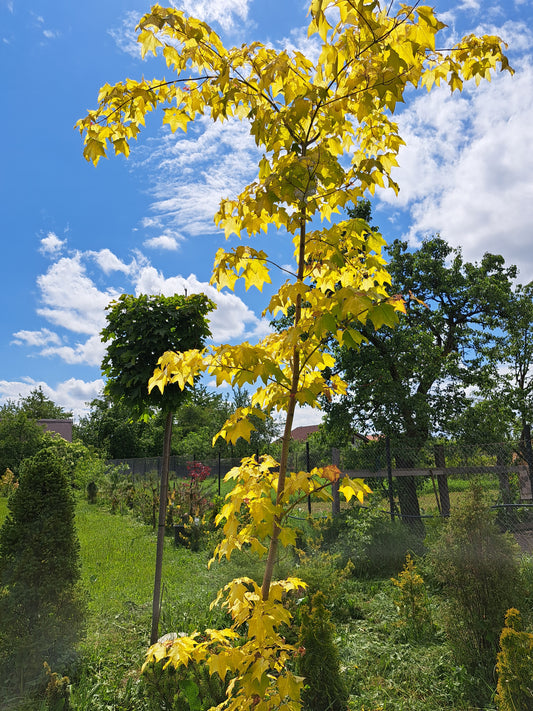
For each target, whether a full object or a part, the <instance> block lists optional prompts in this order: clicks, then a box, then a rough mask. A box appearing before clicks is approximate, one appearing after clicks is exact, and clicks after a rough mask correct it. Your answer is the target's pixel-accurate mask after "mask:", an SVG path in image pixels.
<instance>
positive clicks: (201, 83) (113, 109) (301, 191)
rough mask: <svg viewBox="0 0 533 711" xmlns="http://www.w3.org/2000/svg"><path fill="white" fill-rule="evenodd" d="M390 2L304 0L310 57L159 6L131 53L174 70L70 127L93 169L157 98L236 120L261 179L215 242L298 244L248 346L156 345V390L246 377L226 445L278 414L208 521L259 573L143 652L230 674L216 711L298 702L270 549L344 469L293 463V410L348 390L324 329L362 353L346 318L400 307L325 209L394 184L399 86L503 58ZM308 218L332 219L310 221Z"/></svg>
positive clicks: (388, 314) (223, 221) (225, 210)
mask: <svg viewBox="0 0 533 711" xmlns="http://www.w3.org/2000/svg"><path fill="white" fill-rule="evenodd" d="M387 7H388V9H387ZM392 7H393V6H382V5H381V3H380V2H379V1H378V0H358V1H357V2H354V0H312V2H311V5H310V9H309V28H308V33H309V35H310V36H313V37H318V38H320V39H319V41H320V50H319V54H318V57H317V59H316V61H315V62H313V61H311V60H310V59H309V58H307V57H306V56H304V55H303V54H302V53H301V52H294V53H289V52H287V51H285V50H282V51H276V50H275V49H272V48H270V47H265V46H263V45H261V44H260V43H258V42H254V43H252V44H250V45H242V46H241V47H234V48H230V49H228V48H226V47H225V46H224V45H223V43H222V41H221V40H220V38H219V37H218V35H217V34H216V33H215V32H214V31H213V30H212V28H211V27H209V26H208V25H207V24H206V23H204V22H201V21H199V20H197V19H195V18H193V17H187V16H186V15H185V14H184V13H183V12H180V11H178V10H176V9H173V8H163V7H161V6H159V5H155V6H154V7H152V9H151V11H150V12H149V13H147V14H146V15H145V16H144V17H143V18H142V19H141V21H140V23H139V27H138V29H139V37H138V39H139V42H140V44H141V47H142V52H143V55H144V54H146V53H147V52H153V53H154V54H155V55H157V52H158V50H161V51H162V54H163V56H164V58H165V61H166V63H167V66H168V67H169V68H170V69H171V71H173V72H175V77H174V78H173V79H171V80H168V79H159V80H154V81H145V80H140V81H133V80H129V79H128V80H126V81H125V82H119V83H118V84H115V85H114V86H110V85H106V86H104V87H103V88H102V90H101V92H100V96H99V106H98V108H97V109H96V110H95V111H90V112H89V113H88V115H87V116H86V117H85V118H83V119H81V120H80V121H79V122H78V127H79V129H80V131H81V133H82V134H83V135H84V137H85V149H84V153H85V156H86V158H87V159H88V160H90V161H92V162H94V163H97V162H98V160H99V159H100V157H102V156H104V155H106V151H107V148H108V144H109V143H111V144H112V146H113V148H114V150H115V152H116V153H123V154H125V155H128V153H129V143H130V141H131V139H133V138H136V137H137V134H138V133H139V131H140V128H141V126H142V125H143V124H144V121H145V116H146V114H147V113H148V112H152V111H153V110H154V109H155V108H157V107H161V108H162V109H163V111H164V119H163V122H164V123H165V124H167V125H168V126H169V127H170V129H171V130H172V131H176V130H177V129H178V128H180V129H186V127H187V124H188V123H189V122H190V121H193V120H194V119H195V118H196V117H197V116H202V115H205V116H209V117H211V118H212V119H213V120H221V121H225V120H227V119H229V118H231V117H239V118H241V119H243V120H247V121H248V122H249V124H250V132H251V134H252V135H253V136H254V138H255V140H256V142H257V145H258V146H260V147H261V149H262V150H263V151H264V153H263V156H262V158H261V160H260V161H259V165H258V175H257V178H256V180H254V181H253V182H252V183H250V184H249V185H248V186H246V187H245V188H244V190H243V191H242V192H241V194H240V195H239V196H238V197H237V198H235V199H233V200H223V201H222V203H221V205H220V209H219V211H218V212H217V214H216V216H215V221H216V222H217V224H218V225H220V227H222V228H223V229H224V231H225V233H226V236H229V235H231V234H233V233H235V234H237V235H239V236H240V235H241V233H242V232H244V233H247V235H248V236H249V237H253V236H256V235H258V234H259V233H260V232H261V231H264V232H267V231H268V230H269V228H276V229H279V230H280V231H282V232H284V233H286V234H287V235H288V237H289V239H291V240H292V243H293V245H294V270H293V272H292V273H289V274H288V278H287V281H286V282H285V283H284V284H283V285H282V286H281V287H280V289H279V290H278V291H277V293H275V294H274V295H273V296H272V298H271V299H270V301H269V303H268V305H267V308H266V310H265V311H266V313H267V314H268V315H269V316H270V317H271V318H275V317H276V315H278V314H284V315H287V314H288V313H291V316H292V317H291V318H290V320H289V323H288V324H287V326H286V328H283V329H280V330H279V331H278V332H277V333H273V334H270V335H268V336H267V337H265V338H264V339H263V340H262V341H261V342H259V343H257V344H251V343H247V342H245V343H241V344H239V345H237V346H233V345H221V346H216V347H213V348H210V349H206V350H201V349H195V350H192V351H189V352H185V353H176V352H167V353H165V354H164V355H163V356H162V357H161V359H160V361H159V366H158V368H157V371H156V373H155V374H154V376H153V378H152V379H151V384H150V387H151V389H152V390H154V389H156V388H157V389H159V391H160V392H161V393H164V392H165V391H166V388H167V387H169V386H173V385H175V384H177V385H179V386H180V387H184V386H185V385H186V384H187V383H190V382H192V381H193V380H194V378H195V377H196V376H197V375H198V374H199V373H202V372H206V371H207V372H208V373H209V374H210V375H211V376H212V377H214V378H215V379H216V382H217V383H218V384H222V383H228V384H229V385H230V386H231V387H233V388H238V387H243V386H245V385H248V384H255V385H256V386H257V389H256V390H255V392H254V393H253V394H252V395H251V401H250V404H249V405H246V406H244V407H240V408H237V410H236V411H235V413H234V414H232V416H231V417H230V418H229V419H228V420H227V422H226V423H225V425H223V427H222V428H221V430H220V432H219V434H218V436H220V437H223V438H224V439H226V441H228V442H236V441H237V440H238V439H239V438H240V437H244V438H248V437H249V436H250V432H251V431H252V430H253V426H254V425H253V421H251V417H254V416H255V417H259V418H260V419H264V417H265V414H266V413H270V412H274V411H277V412H283V413H284V416H285V423H284V428H283V435H282V448H281V456H280V461H279V462H275V461H274V460H273V459H272V458H270V457H268V456H266V457H263V458H261V459H260V460H259V461H257V460H256V459H255V458H254V457H251V458H246V459H244V460H243V462H242V464H241V466H240V467H238V468H236V469H234V470H232V472H230V473H229V475H228V477H229V479H230V480H231V481H232V482H234V484H235V485H234V488H233V491H232V494H231V495H230V497H229V498H228V500H227V501H226V504H225V505H224V507H223V508H222V510H221V512H220V515H219V516H218V522H219V523H224V535H225V537H224V539H223V540H222V542H221V543H220V544H219V545H218V546H217V549H216V552H215V556H216V557H218V558H221V557H223V556H226V557H228V558H229V557H230V555H231V553H232V552H233V551H234V550H236V549H239V548H242V547H243V546H250V547H251V549H252V550H253V551H255V552H256V553H258V554H259V555H265V556H266V563H265V568H264V575H263V580H262V584H261V585H260V586H259V585H257V583H255V582H254V581H252V580H248V579H237V580H234V581H233V582H231V583H229V584H228V586H226V588H225V589H224V590H223V591H221V593H220V596H219V598H218V602H222V604H223V605H224V606H225V607H226V609H227V610H228V612H229V613H230V615H231V617H232V626H231V628H229V629H227V630H223V631H220V630H209V631H207V632H206V634H205V635H204V636H202V637H199V636H193V637H189V638H178V639H176V640H175V641H174V642H173V643H171V644H161V645H154V646H153V647H152V649H151V650H150V653H149V658H150V659H152V660H155V661H158V660H161V659H165V660H166V661H167V662H168V663H169V664H173V665H174V666H180V665H182V664H185V665H187V664H188V663H189V661H190V660H193V661H196V662H200V661H203V660H206V659H207V660H208V665H209V669H210V671H211V672H212V673H218V674H219V676H220V678H221V679H225V678H227V677H226V675H228V678H230V679H231V681H230V682H229V684H228V687H227V692H226V694H227V697H226V701H225V702H224V704H222V705H220V708H224V709H226V710H227V711H233V710H236V709H239V710H242V709H254V710H255V711H267V710H269V709H274V708H276V709H280V710H281V709H284V710H285V711H293V710H295V709H298V708H300V692H301V688H302V685H301V680H300V679H298V678H297V677H295V676H294V675H293V674H292V673H291V671H290V667H289V664H288V663H289V660H290V659H291V657H292V656H293V655H294V652H295V650H294V648H293V647H291V645H288V644H287V642H286V640H285V638H284V635H283V634H282V633H281V627H282V625H284V624H288V623H289V621H290V615H289V613H288V611H287V610H286V609H285V608H284V606H283V599H284V597H285V595H286V594H288V593H289V592H290V591H291V590H295V589H299V587H300V586H302V585H303V584H302V583H301V581H297V580H294V579H292V578H289V579H288V580H284V581H275V580H273V574H274V565H275V561H276V558H277V552H278V546H279V545H280V544H281V545H290V544H291V543H294V542H295V535H296V532H295V529H294V528H293V527H292V526H290V525H289V524H288V516H289V513H290V511H291V510H292V508H293V507H294V506H295V505H296V504H295V502H298V501H299V500H301V499H302V497H303V498H305V497H307V496H308V495H309V494H311V493H315V494H319V493H322V494H323V493H324V492H325V491H326V487H327V485H328V484H329V483H331V481H337V480H338V479H339V476H340V472H339V470H338V469H337V468H336V467H324V468H319V469H315V470H313V471H312V472H310V473H307V472H290V471H289V470H288V467H287V462H288V454H289V444H290V435H291V429H292V424H293V420H294V413H295V409H296V406H297V405H303V404H311V405H315V404H316V403H317V401H318V400H319V398H321V397H326V398H331V397H333V396H334V395H337V394H342V393H343V392H345V384H344V383H343V381H342V379H341V378H340V377H338V376H334V377H333V378H331V379H329V380H328V379H326V378H325V376H324V371H325V369H326V368H331V367H332V366H333V364H334V359H333V357H332V356H331V355H330V353H329V352H328V351H327V347H326V344H327V342H328V341H329V340H330V339H334V340H336V341H337V342H338V343H339V344H341V345H344V346H346V347H352V348H357V347H358V345H359V344H360V343H361V341H362V338H363V337H362V336H361V334H360V333H359V332H358V331H357V329H355V328H354V327H353V324H354V323H358V322H359V323H364V324H368V327H369V329H373V328H379V327H381V326H382V325H384V324H385V325H389V326H392V325H393V324H394V323H395V322H396V320H397V312H399V311H404V304H403V301H402V299H401V298H399V297H396V296H394V294H392V295H391V294H390V293H389V288H388V287H389V285H390V277H389V275H388V273H387V270H386V268H385V260H384V258H383V256H382V254H381V250H382V248H383V245H384V241H383V238H382V237H381V235H380V234H379V233H378V232H374V231H373V230H371V229H370V228H369V226H368V224H367V223H366V222H365V221H364V220H363V219H361V218H355V219H349V220H345V221H342V222H339V223H332V222H330V219H331V216H332V214H333V213H339V208H342V207H344V206H345V205H346V204H347V203H348V202H353V203H357V202H358V201H359V200H360V199H361V198H363V197H364V196H365V195H366V194H367V191H368V192H370V193H373V192H374V190H375V189H376V187H378V186H381V187H390V188H391V189H393V190H394V191H396V190H397V189H398V186H397V185H396V183H395V182H394V180H393V179H392V177H391V170H392V168H393V167H394V166H396V165H397V154H398V151H399V148H400V146H401V145H402V143H403V141H402V139H401V137H400V135H399V133H398V128H397V125H396V124H395V123H394V121H393V120H392V114H393V113H394V111H395V107H396V104H397V103H398V102H402V101H403V98H404V95H405V94H406V92H407V91H408V90H409V88H410V87H414V88H417V87H419V86H425V87H427V88H428V89H431V87H432V86H433V85H434V84H442V83H447V84H449V86H450V87H451V89H452V90H455V89H459V90H460V89H461V87H462V84H463V81H465V80H468V79H470V78H476V79H481V78H484V77H489V76H490V73H491V71H492V70H493V69H494V68H496V67H497V66H498V65H500V66H501V67H502V69H503V68H508V63H507V59H506V57H505V55H504V54H503V50H502V46H501V41H500V40H499V39H498V38H497V37H476V36H474V35H471V36H469V37H465V38H463V40H461V42H459V43H458V44H457V45H456V46H454V47H453V48H451V49H449V50H445V51H438V50H436V49H435V37H436V35H437V34H438V33H439V31H440V30H441V29H442V28H443V27H444V25H443V23H441V22H439V20H438V19H437V18H436V17H435V15H434V13H433V11H432V10H431V9H430V8H428V7H426V6H418V5H415V6H406V5H401V6H399V9H398V11H397V12H396V13H393V12H392ZM332 22H333V24H331V23H332ZM315 217H316V218H321V219H322V220H323V221H325V222H326V223H327V224H326V225H324V226H323V227H318V228H316V229H315V225H316V223H313V224H312V221H313V218H315ZM270 264H271V262H270V261H269V258H268V255H267V253H266V252H265V251H263V250H260V249H255V248H253V247H252V246H250V245H249V244H240V245H238V246H236V247H235V248H234V249H232V250H228V251H227V250H224V249H222V248H221V249H220V250H219V251H218V253H217V255H216V258H215V266H214V272H213V278H212V281H213V283H214V284H215V285H216V286H217V287H218V288H220V289H222V288H224V287H228V288H230V289H233V287H234V285H235V282H236V281H237V279H239V278H244V281H245V286H246V287H247V288H248V287H249V286H255V287H257V288H258V289H260V290H261V289H262V288H263V286H264V285H265V284H267V283H270V281H271V279H270V274H269V269H270ZM340 489H341V491H342V492H344V493H345V494H346V496H347V497H348V498H350V497H351V496H353V495H358V496H360V497H361V498H362V496H363V493H364V491H365V487H364V485H363V483H362V482H360V481H359V482H358V481H353V480H350V479H348V478H344V479H343V481H342V483H341V486H340ZM243 629H246V632H245V634H244V636H242V630H243ZM235 640H239V643H238V644H237V645H236V644H235Z"/></svg>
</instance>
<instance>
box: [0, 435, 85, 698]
mask: <svg viewBox="0 0 533 711" xmlns="http://www.w3.org/2000/svg"><path fill="white" fill-rule="evenodd" d="M79 578H80V563H79V543H78V539H77V536H76V532H75V528H74V498H73V494H72V487H71V486H70V483H69V481H68V479H67V476H66V474H65V467H64V463H63V462H62V460H61V459H60V458H59V457H58V455H57V452H56V451H55V449H54V448H44V449H42V450H40V451H39V452H38V453H37V454H36V455H35V456H34V457H32V458H31V459H29V460H25V462H24V463H23V466H22V467H21V475H20V481H19V487H18V489H17V490H16V491H15V492H14V493H13V494H12V496H11V498H10V499H9V501H8V514H7V517H6V519H5V521H4V523H3V525H2V528H1V529H0V619H1V620H2V626H1V628H0V676H1V677H2V678H4V679H5V687H4V691H5V692H8V691H9V690H10V689H11V690H18V691H22V690H24V688H25V687H26V686H27V685H28V684H30V683H33V682H36V681H37V680H38V679H39V678H40V677H41V678H42V676H43V662H45V661H46V662H48V663H49V664H50V666H51V667H52V668H61V666H62V665H65V664H66V663H67V662H68V661H69V660H70V659H71V658H72V656H73V654H74V647H75V643H76V642H77V640H78V638H79V636H80V633H81V628H82V621H83V617H84V615H83V612H84V605H83V599H82V595H81V593H80V590H79V587H78V581H79ZM1 693H2V691H1V690H0V694H1Z"/></svg>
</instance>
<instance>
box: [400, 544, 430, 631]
mask: <svg viewBox="0 0 533 711" xmlns="http://www.w3.org/2000/svg"><path fill="white" fill-rule="evenodd" d="M392 583H393V585H394V586H395V588H396V594H395V596H394V602H395V604H396V608H397V610H398V615H399V618H400V627H401V628H402V632H403V634H404V636H405V637H406V638H407V639H408V640H409V641H415V642H419V641H421V640H423V639H425V638H427V637H429V636H430V635H431V634H432V632H433V623H432V621H431V610H430V607H429V599H428V595H427V590H426V585H425V583H424V579H423V578H422V576H421V575H420V574H419V573H417V571H416V569H415V563H414V560H413V559H412V558H411V556H410V555H409V554H408V555H407V559H406V562H405V566H404V569H403V570H402V572H401V573H400V574H399V575H398V578H392Z"/></svg>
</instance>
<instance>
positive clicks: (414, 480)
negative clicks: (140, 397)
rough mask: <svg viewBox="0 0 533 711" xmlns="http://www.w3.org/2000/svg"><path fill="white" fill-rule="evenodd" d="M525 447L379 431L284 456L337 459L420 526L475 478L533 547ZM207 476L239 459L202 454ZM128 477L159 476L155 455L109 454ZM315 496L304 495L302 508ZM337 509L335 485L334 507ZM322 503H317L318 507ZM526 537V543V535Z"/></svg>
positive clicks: (306, 464)
mask: <svg viewBox="0 0 533 711" xmlns="http://www.w3.org/2000/svg"><path fill="white" fill-rule="evenodd" d="M527 457H528V453H527V448H525V447H524V444H523V443H521V442H502V443H496V444H495V443H489V444H476V445H464V444H461V445H460V444H456V443H451V442H446V443H442V442H440V443H430V444H425V445H424V446H422V447H412V446H410V445H408V444H406V443H405V442H403V443H402V442H398V441H396V442H391V441H390V440H389V439H388V438H385V437H383V438H379V439H375V440H373V441H371V442H366V443H360V444H358V445H353V446H351V447H347V448H344V449H342V450H338V449H333V450H326V449H324V448H323V449H321V450H314V449H313V448H312V446H310V445H309V443H308V442H307V443H304V444H302V443H295V444H294V446H293V448H292V450H291V453H290V458H289V468H290V469H291V470H296V471H298V470H307V471H310V470H311V469H312V468H313V467H315V466H322V465H325V464H332V463H333V464H337V465H338V466H339V467H340V469H341V471H342V472H343V473H346V474H348V475H350V476H352V477H359V478H363V479H364V480H365V481H366V482H367V483H368V484H369V485H370V487H371V488H372V490H373V491H374V492H375V494H376V495H377V496H381V506H380V508H381V510H382V511H383V512H384V514H385V515H388V516H390V517H391V518H393V519H400V520H402V521H404V522H405V523H406V524H408V525H410V526H412V527H413V528H415V529H416V528H418V529H420V530H422V529H423V526H424V522H425V521H426V520H427V519H431V518H435V517H439V516H442V517H446V516H449V515H450V513H451V511H452V510H453V508H454V506H456V505H457V503H458V502H459V501H460V499H461V496H462V494H463V493H464V492H465V490H466V489H468V488H469V486H470V484H471V482H472V481H473V480H474V479H477V480H478V481H479V482H480V484H481V486H482V489H483V492H484V495H485V496H486V497H488V499H489V502H490V504H491V506H492V507H493V508H494V510H495V511H496V512H497V518H498V521H499V522H500V523H501V525H502V527H503V528H505V529H506V530H509V531H512V532H513V533H515V535H517V537H518V538H519V539H521V540H520V542H521V545H523V547H526V548H528V549H529V550H533V499H532V495H531V491H532V487H531V474H530V472H533V467H530V466H528V464H527ZM190 461H191V460H190V458H186V457H176V456H172V457H171V458H170V472H171V477H172V476H173V477H185V476H186V475H187V471H188V470H187V464H188V462H190ZM201 462H202V464H204V465H207V466H208V467H209V468H210V470H211V477H212V478H213V479H215V480H218V491H219V492H220V490H221V489H220V485H221V481H222V479H223V478H224V476H225V475H226V473H227V472H228V471H229V470H230V469H231V468H232V467H234V466H237V465H238V464H239V460H238V459H226V458H222V457H221V456H220V455H215V456H213V457H211V458H202V459H201ZM109 464H111V465H113V466H115V467H121V468H122V469H123V473H124V476H127V477H128V478H130V479H131V480H132V482H133V483H136V482H139V481H142V480H146V479H147V478H150V477H152V478H153V477H158V476H159V475H160V473H161V464H162V458H161V457H152V458H146V459H123V460H112V461H110V462H109ZM317 506H318V502H314V501H312V500H309V501H308V512H310V513H312V512H313V509H314V508H315V510H316V507H317ZM340 510H341V502H340V500H339V497H338V491H336V487H335V486H334V487H333V503H332V512H333V513H334V514H335V513H337V512H339V511H340ZM321 511H323V505H322V507H321ZM529 538H531V544H530V543H529Z"/></svg>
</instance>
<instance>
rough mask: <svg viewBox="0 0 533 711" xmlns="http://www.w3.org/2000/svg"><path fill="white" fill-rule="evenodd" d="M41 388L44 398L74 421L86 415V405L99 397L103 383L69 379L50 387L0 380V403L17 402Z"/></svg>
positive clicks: (38, 382) (40, 382)
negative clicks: (65, 411) (70, 415)
mask: <svg viewBox="0 0 533 711" xmlns="http://www.w3.org/2000/svg"><path fill="white" fill-rule="evenodd" d="M37 388H41V390H42V391H43V393H44V395H45V397H47V398H49V399H50V400H52V401H53V402H54V403H56V405H59V406H60V407H62V408H63V409H64V410H67V411H70V412H72V414H73V418H74V420H78V419H79V418H80V417H81V416H83V415H85V414H87V412H88V409H89V408H88V407H87V405H88V403H90V402H91V400H94V399H95V398H96V397H99V396H100V395H101V394H102V391H103V388H104V381H103V380H101V379H97V380H92V381H85V380H80V379H78V378H69V379H68V380H65V381H63V382H60V383H58V384H57V385H56V386H55V387H52V386H51V385H49V384H48V383H46V382H44V381H42V380H41V381H39V380H34V379H33V378H23V379H22V380H18V381H16V380H15V381H8V380H0V403H1V404H5V403H7V402H8V401H11V402H17V401H18V400H20V399H21V398H24V397H27V396H28V395H29V394H30V393H31V392H32V390H35V389H37Z"/></svg>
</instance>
